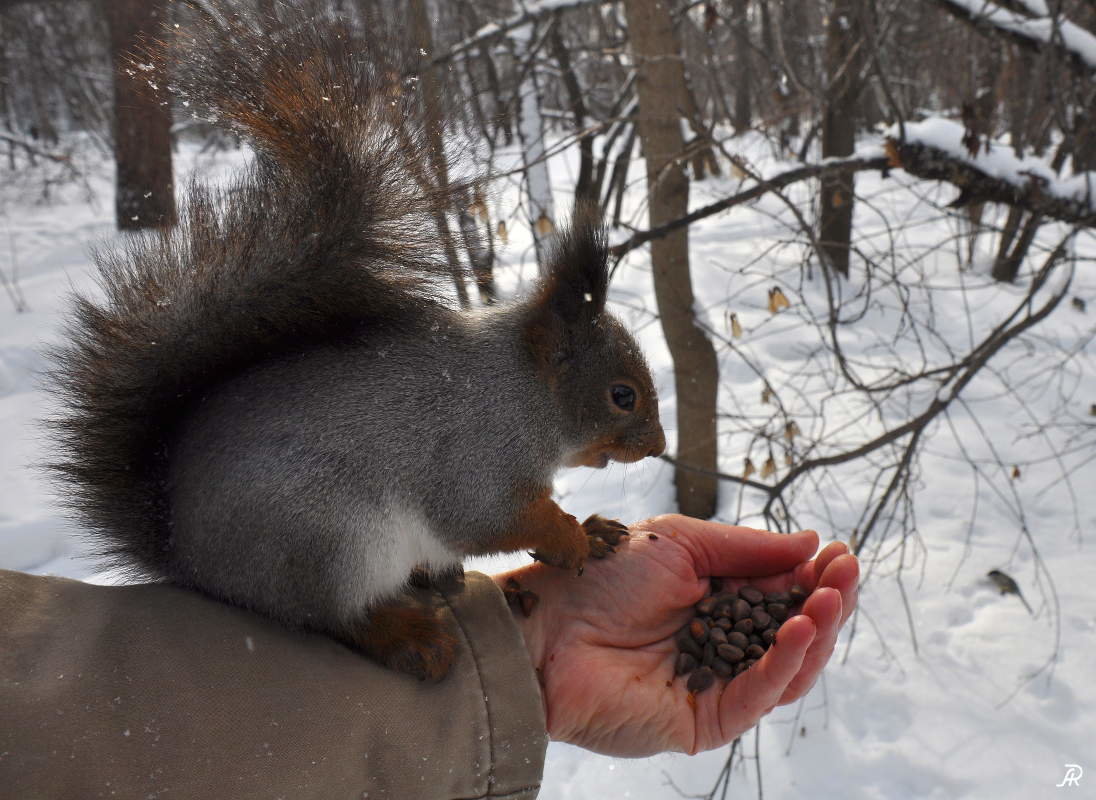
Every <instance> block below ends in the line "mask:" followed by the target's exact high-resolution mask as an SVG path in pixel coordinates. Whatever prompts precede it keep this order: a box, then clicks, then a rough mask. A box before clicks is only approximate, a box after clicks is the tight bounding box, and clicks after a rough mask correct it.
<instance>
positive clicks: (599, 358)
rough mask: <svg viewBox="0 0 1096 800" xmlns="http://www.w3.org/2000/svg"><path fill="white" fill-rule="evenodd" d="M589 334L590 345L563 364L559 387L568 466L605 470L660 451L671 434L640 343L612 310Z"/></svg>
mask: <svg viewBox="0 0 1096 800" xmlns="http://www.w3.org/2000/svg"><path fill="white" fill-rule="evenodd" d="M589 334H590V335H589V338H588V341H587V342H586V343H585V345H586V346H585V347H582V348H580V349H578V350H576V351H575V352H574V354H573V357H572V359H571V361H570V363H563V364H561V365H560V371H559V373H558V377H557V382H556V386H555V387H554V389H555V392H556V395H557V397H558V399H559V401H560V407H561V408H562V410H563V412H564V414H565V416H567V417H568V419H567V420H566V425H567V428H568V429H569V430H568V433H570V436H568V437H567V438H568V439H569V441H568V442H566V443H565V445H566V446H567V449H568V451H569V453H568V455H567V457H566V460H565V462H564V463H565V465H566V466H569V467H580V466H581V467H595V468H599V469H600V468H601V467H604V466H606V465H607V464H608V463H609V462H610V461H621V462H625V463H631V462H633V461H639V460H640V459H643V458H646V457H647V456H657V455H661V454H662V452H663V451H664V450H665V449H666V436H665V434H664V433H663V431H662V424H661V422H660V421H659V416H658V394H657V393H656V392H655V387H654V383H653V381H652V380H651V373H650V370H649V369H648V367H647V362H646V361H645V360H644V358H643V354H642V353H641V352H640V350H639V347H638V346H637V345H636V343H635V341H634V340H633V339H632V337H631V336H630V335H629V334H628V332H627V331H626V330H625V329H624V326H623V325H621V324H620V323H619V322H618V321H617V320H616V319H614V318H613V317H612V316H610V315H609V314H607V313H603V314H601V315H600V316H599V318H598V319H597V320H596V321H595V322H594V323H593V324H592V326H591V329H590V331H589Z"/></svg>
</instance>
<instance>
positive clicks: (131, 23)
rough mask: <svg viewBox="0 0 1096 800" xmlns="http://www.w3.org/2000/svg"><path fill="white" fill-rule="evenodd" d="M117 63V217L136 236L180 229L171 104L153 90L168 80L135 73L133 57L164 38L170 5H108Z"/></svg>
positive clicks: (150, 1) (159, 1) (160, 1)
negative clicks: (154, 40) (152, 85)
mask: <svg viewBox="0 0 1096 800" xmlns="http://www.w3.org/2000/svg"><path fill="white" fill-rule="evenodd" d="M102 7H103V12H104V14H105V15H106V20H107V24H108V26H109V28H110V49H111V54H112V57H113V62H114V160H115V165H116V181H115V183H116V192H115V196H114V208H115V216H116V219H117V223H118V228H119V229H121V230H127V229H128V230H132V229H137V228H155V227H162V226H168V225H174V224H175V191H174V184H173V180H172V172H171V104H170V103H164V102H162V101H161V99H160V98H158V97H157V96H156V93H155V92H154V91H153V90H152V89H151V88H150V86H149V81H152V82H157V83H159V84H160V85H161V86H162V85H164V83H165V82H166V76H164V75H154V73H147V72H141V71H139V70H135V69H134V68H133V67H131V66H130V64H129V59H130V54H132V53H133V52H134V51H136V50H137V49H138V47H139V46H140V45H142V44H144V43H146V42H147V41H149V40H150V39H152V38H154V37H157V36H159V35H160V27H161V26H162V25H163V24H164V23H165V21H166V19H167V14H168V11H167V2H166V0H105V2H103V5H102Z"/></svg>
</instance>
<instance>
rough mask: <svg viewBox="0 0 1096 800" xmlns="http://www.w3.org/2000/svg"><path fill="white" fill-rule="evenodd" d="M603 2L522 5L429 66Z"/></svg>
mask: <svg viewBox="0 0 1096 800" xmlns="http://www.w3.org/2000/svg"><path fill="white" fill-rule="evenodd" d="M604 1H605V0H540V2H537V3H530V4H528V5H524V7H523V8H522V10H521V11H519V12H517V13H516V14H513V15H511V16H509V17H507V18H506V19H504V20H499V21H498V22H489V23H487V24H486V25H484V26H483V27H482V28H480V29H479V30H478V31H476V32H475V33H473V34H472V35H471V36H469V37H468V38H467V39H465V40H463V41H461V42H457V43H456V44H455V45H453V46H452V47H451V48H449V49H448V50H446V51H445V52H444V53H442V54H440V55H438V56H437V57H436V58H434V59H433V61H431V62H430V63H431V64H442V63H444V62H446V61H449V60H451V59H453V58H456V57H457V56H459V55H461V54H462V53H466V52H468V51H469V50H471V49H472V48H473V47H479V46H480V45H482V44H486V43H487V42H491V41H494V40H495V39H497V38H499V37H500V36H503V35H505V34H507V33H509V32H510V31H512V30H514V29H516V28H520V27H522V26H523V25H528V24H529V23H531V22H536V21H537V20H538V19H540V18H541V17H544V16H547V15H549V14H554V13H555V12H557V11H562V10H564V9H568V8H578V7H580V6H588V5H592V4H594V3H601V2H604Z"/></svg>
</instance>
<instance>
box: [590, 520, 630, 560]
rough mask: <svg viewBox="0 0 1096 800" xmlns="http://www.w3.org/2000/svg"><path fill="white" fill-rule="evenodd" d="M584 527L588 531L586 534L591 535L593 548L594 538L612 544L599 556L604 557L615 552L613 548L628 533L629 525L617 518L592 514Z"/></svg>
mask: <svg viewBox="0 0 1096 800" xmlns="http://www.w3.org/2000/svg"><path fill="white" fill-rule="evenodd" d="M582 529H583V530H584V531H586V535H587V536H588V537H590V544H591V548H593V547H594V546H596V545H594V540H595V539H600V540H602V541H603V542H604V543H605V544H606V545H609V546H610V550H609V551H608V552H605V551H603V552H602V554H601V555H600V556H596V557H598V558H604V557H605V556H606V555H608V553H609V552H614V551H613V550H612V549H611V548H612V547H613V546H615V545H618V544H620V540H621V539H623V538H624V537H626V536H627V535H628V526H627V525H624V524H623V523H621V522H618V521H617V520H615V519H606V518H605V517H603V516H601V515H599V514H591V515H590V516H589V517H587V518H586V521H585V522H583V523H582Z"/></svg>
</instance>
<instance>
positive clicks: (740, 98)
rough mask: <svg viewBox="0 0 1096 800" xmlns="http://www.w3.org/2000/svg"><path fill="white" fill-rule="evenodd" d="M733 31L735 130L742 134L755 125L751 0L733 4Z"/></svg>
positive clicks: (736, 0)
mask: <svg viewBox="0 0 1096 800" xmlns="http://www.w3.org/2000/svg"><path fill="white" fill-rule="evenodd" d="M731 30H732V31H734V49H735V54H734V65H735V81H734V130H735V133H742V132H744V131H748V130H749V129H750V125H751V124H752V123H753V107H752V104H751V102H750V100H751V97H750V93H751V87H752V86H753V71H752V69H751V68H750V60H751V59H750V4H749V0H734V2H733V3H732V4H731Z"/></svg>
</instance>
